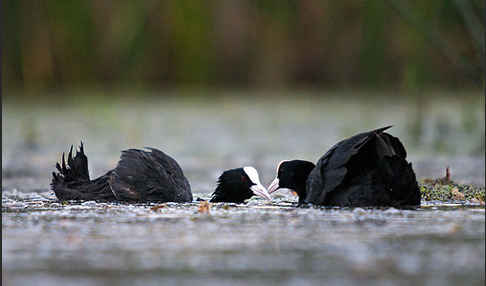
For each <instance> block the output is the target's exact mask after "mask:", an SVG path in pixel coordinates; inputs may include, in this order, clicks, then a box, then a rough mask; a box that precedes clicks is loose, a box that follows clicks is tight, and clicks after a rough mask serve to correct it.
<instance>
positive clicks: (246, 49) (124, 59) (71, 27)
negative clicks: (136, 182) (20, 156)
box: [2, 0, 485, 90]
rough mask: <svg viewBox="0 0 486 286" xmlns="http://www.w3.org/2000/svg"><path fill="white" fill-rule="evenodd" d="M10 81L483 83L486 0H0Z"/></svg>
mask: <svg viewBox="0 0 486 286" xmlns="http://www.w3.org/2000/svg"><path fill="white" fill-rule="evenodd" d="M2 5H3V6H4V7H2V13H3V15H2V19H3V21H4V27H5V28H4V31H5V32H4V34H3V37H4V41H3V43H4V45H3V49H2V54H3V55H2V77H3V82H4V84H5V85H6V86H7V88H20V89H23V88H25V89H33V90H42V89H50V88H59V87H66V86H69V87H84V86H89V87H96V86H107V85H108V86H111V85H113V86H131V87H133V86H135V87H137V86H140V87H143V86H149V87H174V86H211V87H212V86H224V87H225V86H231V87H261V86H279V87H302V86H303V87H309V86H311V87H326V88H343V87H345V88H360V87H372V88H387V87H393V88H400V89H410V88H411V89H417V88H418V89H420V88H422V87H430V86H432V87H440V88H478V87H480V86H482V84H483V83H484V75H483V74H484V70H483V66H484V22H485V21H484V20H485V19H484V15H485V13H484V1H482V0H428V1H421V0H407V1H405V0H403V1H402V0H387V1H372V0H360V1H351V0H349V1H321V0H307V1H290V0H285V1H277V0H274V1H257V0H250V1H238V0H232V1H227V0H212V1H202V0H194V1H191V0H182V1H131V0H122V1H99V0H85V1H64V0H45V1H30V0H7V1H2Z"/></svg>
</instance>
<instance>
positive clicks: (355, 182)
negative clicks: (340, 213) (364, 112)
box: [269, 126, 420, 207]
mask: <svg viewBox="0 0 486 286" xmlns="http://www.w3.org/2000/svg"><path fill="white" fill-rule="evenodd" d="M388 128H390V126H389V127H385V128H380V129H377V130H373V131H369V132H364V133H360V134H358V135H355V136H353V137H350V138H348V139H345V140H342V141H340V142H338V143H337V144H335V145H334V146H333V147H332V148H331V149H330V150H329V151H327V152H326V154H324V156H322V157H321V158H320V159H319V160H318V162H317V164H316V166H315V167H314V168H312V169H311V170H310V171H308V170H309V168H307V169H306V170H307V171H308V173H307V174H308V176H307V178H306V179H305V186H306V187H305V190H304V192H301V193H302V194H303V198H301V197H300V194H299V204H302V203H311V204H316V205H325V206H353V207H357V206H396V207H400V206H417V205H420V191H419V188H418V184H417V180H416V177H415V173H414V171H413V169H412V165H411V163H408V162H407V161H406V156H407V154H406V151H405V148H404V147H403V145H402V143H401V142H400V140H399V139H398V138H396V137H394V136H392V135H390V134H388V133H386V132H384V131H385V130H386V129H388ZM294 161H295V160H294ZM289 162H293V161H283V162H282V163H281V164H280V168H282V166H284V167H285V166H286V165H288V164H289ZM303 162H306V161H303ZM308 163H310V162H308ZM298 165H299V164H297V166H296V167H294V169H298V168H302V164H300V165H301V166H300V167H299V166H298ZM281 180H282V179H281V178H279V177H278V175H277V178H276V179H275V180H274V182H275V181H277V183H272V185H271V186H270V187H269V191H270V192H272V191H275V190H276V189H278V188H286V186H285V185H281V184H279V181H281Z"/></svg>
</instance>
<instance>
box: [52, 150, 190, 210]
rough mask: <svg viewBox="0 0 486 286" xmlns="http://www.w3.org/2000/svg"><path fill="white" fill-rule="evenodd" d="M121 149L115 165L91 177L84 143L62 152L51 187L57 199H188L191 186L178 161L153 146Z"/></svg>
mask: <svg viewBox="0 0 486 286" xmlns="http://www.w3.org/2000/svg"><path fill="white" fill-rule="evenodd" d="M148 150H149V151H145V150H138V149H129V150H125V151H122V155H121V157H120V161H119V162H118V165H117V166H116V168H115V169H113V170H111V171H109V172H107V173H106V174H105V175H103V176H101V177H99V178H96V179H94V180H91V179H90V177H89V172H88V158H87V157H86V155H85V154H84V149H83V144H82V143H81V146H80V150H79V151H77V152H76V156H75V157H73V156H72V147H71V150H70V152H69V155H68V160H67V165H66V162H65V160H64V154H63V158H62V162H61V164H59V163H58V164H57V165H56V168H57V170H58V173H56V172H54V173H53V174H52V175H53V178H52V183H51V187H52V190H53V191H54V192H55V194H56V197H57V198H58V199H60V200H101V201H130V202H145V201H158V202H191V201H192V193H191V187H190V185H189V182H188V180H187V178H186V177H185V176H184V174H183V172H182V169H181V168H180V166H179V164H177V162H176V161H175V160H174V159H173V158H171V157H170V156H168V155H167V154H165V153H163V152H162V151H160V150H158V149H155V148H148Z"/></svg>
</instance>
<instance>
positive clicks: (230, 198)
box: [211, 167, 271, 203]
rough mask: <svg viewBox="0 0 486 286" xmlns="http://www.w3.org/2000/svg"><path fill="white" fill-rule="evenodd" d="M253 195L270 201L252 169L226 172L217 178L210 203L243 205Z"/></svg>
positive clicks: (246, 168) (245, 168) (237, 169)
mask: <svg viewBox="0 0 486 286" xmlns="http://www.w3.org/2000/svg"><path fill="white" fill-rule="evenodd" d="M254 195H258V196H261V197H263V198H265V199H268V200H271V198H270V195H269V194H268V192H267V190H266V189H265V187H263V186H262V185H261V183H260V179H259V177H258V173H257V171H256V170H255V168H253V167H244V168H236V169H231V170H226V171H224V172H223V174H221V176H219V178H218V185H217V187H216V189H215V190H214V192H213V194H212V195H211V202H231V203H243V202H244V201H245V200H247V199H249V198H251V197H252V196H254Z"/></svg>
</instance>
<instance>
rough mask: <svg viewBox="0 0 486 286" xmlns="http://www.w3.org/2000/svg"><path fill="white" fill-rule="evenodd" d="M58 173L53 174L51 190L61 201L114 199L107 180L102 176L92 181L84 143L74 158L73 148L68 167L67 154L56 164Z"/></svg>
mask: <svg viewBox="0 0 486 286" xmlns="http://www.w3.org/2000/svg"><path fill="white" fill-rule="evenodd" d="M56 169H57V171H58V172H57V173H56V172H53V173H52V182H51V188H52V190H53V191H54V193H55V194H56V197H57V198H58V199H60V200H110V199H112V198H113V194H112V193H111V190H110V187H109V184H108V181H107V178H108V176H106V175H105V176H102V177H100V178H98V179H96V180H93V181H91V180H90V178H89V171H88V158H87V157H86V155H85V154H84V148H83V142H81V145H80V147H79V151H78V150H76V156H74V157H73V146H71V148H70V150H69V153H68V157H67V165H66V159H65V154H64V153H63V154H62V159H61V162H60V163H59V162H58V163H56Z"/></svg>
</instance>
